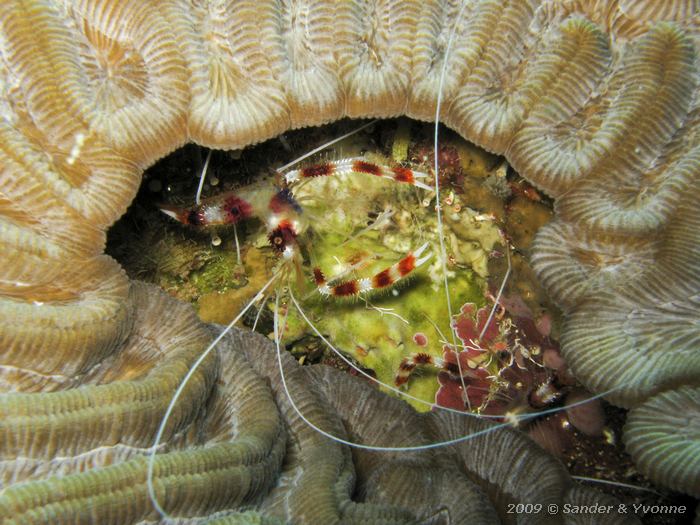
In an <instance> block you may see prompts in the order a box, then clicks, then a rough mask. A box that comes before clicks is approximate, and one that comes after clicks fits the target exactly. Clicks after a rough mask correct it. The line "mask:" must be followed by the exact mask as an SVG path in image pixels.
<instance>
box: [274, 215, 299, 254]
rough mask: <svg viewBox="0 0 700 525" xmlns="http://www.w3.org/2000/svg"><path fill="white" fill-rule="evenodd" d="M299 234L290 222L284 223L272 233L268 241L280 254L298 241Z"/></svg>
mask: <svg viewBox="0 0 700 525" xmlns="http://www.w3.org/2000/svg"><path fill="white" fill-rule="evenodd" d="M296 237H297V233H296V231H294V227H293V226H292V225H291V224H290V223H289V222H288V221H282V222H281V223H280V224H279V226H278V227H277V228H275V229H274V230H272V231H271V232H270V236H269V237H268V239H269V240H270V244H271V245H272V247H273V248H274V249H275V250H276V251H277V252H279V253H283V252H284V251H285V249H286V248H287V247H288V246H290V245H292V244H293V243H294V241H295V240H296Z"/></svg>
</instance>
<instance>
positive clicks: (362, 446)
mask: <svg viewBox="0 0 700 525" xmlns="http://www.w3.org/2000/svg"><path fill="white" fill-rule="evenodd" d="M291 297H292V301H293V302H294V305H295V306H296V307H297V309H299V304H298V303H297V302H296V300H295V299H294V297H293V296H291ZM299 313H300V314H301V315H302V317H304V319H305V320H306V321H307V322H309V321H308V318H307V317H306V315H305V314H304V312H303V311H302V310H301V309H299ZM286 322H287V318H286V315H285V318H284V324H283V326H284V325H286ZM309 326H311V328H312V329H313V330H314V331H315V332H316V334H317V335H318V336H319V337H320V338H321V339H323V341H324V342H325V343H326V344H328V345H329V346H330V347H331V348H333V346H332V345H331V344H330V343H329V342H328V341H327V340H326V339H325V338H324V337H323V336H322V335H321V334H320V333H319V332H318V331H317V330H316V328H315V327H314V326H313V325H312V324H309ZM273 327H274V328H273V333H274V338H275V349H276V351H277V364H278V366H279V372H280V378H281V380H282V388H283V390H284V393H285V395H286V397H287V400H288V401H289V403H290V405H292V408H293V409H294V412H296V414H297V416H299V418H300V419H301V420H302V421H303V422H304V423H306V424H307V425H308V426H309V427H311V428H312V429H313V430H315V431H316V432H318V433H319V434H321V435H323V436H325V437H327V438H328V439H330V440H332V441H335V442H336V443H340V444H342V445H347V446H349V447H353V448H359V449H362V450H369V451H373V452H419V451H422V450H430V449H433V448H439V447H446V446H449V445H456V444H458V443H463V442H465V441H469V440H470V439H474V438H476V437H479V436H483V435H485V434H489V433H491V432H495V431H496V430H498V429H501V428H504V427H507V426H511V423H510V422H507V423H500V424H497V425H494V426H492V427H488V428H485V429H483V430H480V431H478V432H474V433H473V434H467V435H466V436H460V437H458V438H454V439H448V440H445V441H437V442H433V443H427V444H425V445H414V446H406V447H381V446H376V445H365V444H364V443H357V442H354V441H348V440H347V439H343V438H341V437H339V436H336V435H333V434H331V433H330V432H327V431H325V430H323V429H322V428H319V427H318V426H317V425H315V424H314V423H312V422H311V421H309V419H308V418H307V417H306V416H305V415H304V414H302V412H301V410H300V409H299V407H298V406H297V404H296V403H295V402H294V399H292V395H291V392H290V391H289V388H288V386H287V379H286V377H285V375H284V366H282V350H281V347H280V339H281V335H280V329H279V294H277V297H276V299H275V311H274V316H273ZM338 355H340V356H341V357H342V359H343V360H344V361H345V362H346V363H348V364H349V365H350V366H352V367H353V368H355V370H357V371H359V372H360V373H361V374H363V375H364V376H365V377H368V378H369V379H372V380H373V381H375V382H378V381H377V380H376V379H375V378H373V377H372V376H370V375H369V374H367V373H365V372H364V371H362V370H360V369H359V368H357V367H355V366H354V365H353V364H351V362H350V361H349V360H348V359H347V358H345V357H344V356H343V355H342V354H341V353H338ZM380 384H381V383H380ZM385 386H386V385H385ZM623 386H626V385H618V386H617V387H615V388H612V389H610V390H608V391H607V392H603V393H602V394H598V395H596V396H593V397H591V398H589V399H586V400H582V401H579V402H577V403H573V404H571V405H569V406H568V407H558V408H553V409H550V410H545V411H542V412H536V413H533V414H523V415H518V416H514V418H512V419H515V420H517V421H525V420H528V419H533V418H536V417H540V416H542V415H543V414H547V413H553V412H560V411H562V410H566V408H569V407H573V406H577V405H580V404H583V403H587V402H588V401H591V400H593V399H597V398H599V397H603V396H606V395H608V394H610V393H611V392H613V391H615V390H618V389H620V388H622V387H623ZM389 388H390V389H391V390H396V389H394V388H391V387H389ZM398 392H399V393H400V394H402V395H406V396H407V397H409V398H411V399H417V398H414V397H412V396H409V395H407V394H406V393H405V392H401V391H398ZM418 401H421V400H418ZM439 408H441V409H443V410H445V411H447V412H454V413H457V414H459V415H462V416H471V417H479V418H481V417H483V416H479V415H478V414H472V413H470V412H463V411H460V410H454V409H449V408H446V407H439Z"/></svg>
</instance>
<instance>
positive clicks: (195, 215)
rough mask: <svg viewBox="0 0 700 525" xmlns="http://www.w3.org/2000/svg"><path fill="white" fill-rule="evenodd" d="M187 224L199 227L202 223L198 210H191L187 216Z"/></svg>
mask: <svg viewBox="0 0 700 525" xmlns="http://www.w3.org/2000/svg"><path fill="white" fill-rule="evenodd" d="M186 221H187V224H191V225H192V226H200V225H201V224H202V223H203V222H204V221H203V217H202V215H201V213H200V211H199V210H192V211H191V212H189V213H188V214H187V219H186Z"/></svg>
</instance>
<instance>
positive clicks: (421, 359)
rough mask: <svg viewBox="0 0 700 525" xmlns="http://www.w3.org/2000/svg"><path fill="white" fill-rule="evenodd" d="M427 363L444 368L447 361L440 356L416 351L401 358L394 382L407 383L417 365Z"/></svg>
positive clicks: (397, 384)
mask: <svg viewBox="0 0 700 525" xmlns="http://www.w3.org/2000/svg"><path fill="white" fill-rule="evenodd" d="M426 365H430V366H433V367H435V368H439V369H442V368H444V366H445V362H444V361H443V360H442V359H441V358H440V357H435V356H432V355H430V354H427V353H425V352H414V353H412V354H411V355H409V356H408V357H404V358H403V359H402V360H401V363H400V364H399V370H398V372H396V377H395V378H394V384H395V385H396V386H401V385H403V384H405V383H407V382H408V379H409V378H410V377H411V373H412V372H413V371H414V370H415V369H416V367H418V366H426Z"/></svg>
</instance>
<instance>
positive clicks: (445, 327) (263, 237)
mask: <svg viewBox="0 0 700 525" xmlns="http://www.w3.org/2000/svg"><path fill="white" fill-rule="evenodd" d="M395 125H396V124H395V123H389V124H385V125H384V130H386V128H387V127H388V128H389V129H392V128H393V127H394V126H395ZM381 129H382V128H381V126H379V127H378V130H379V131H376V132H375V133H372V134H370V136H376V133H380V132H381ZM444 142H445V143H446V144H449V140H445V141H444ZM219 155H220V154H214V157H215V158H216V157H217V156H219ZM312 165H313V164H312ZM423 169H425V168H423ZM498 169H500V167H499V166H496V167H494V171H495V170H498ZM217 176H218V173H217ZM367 177H369V179H370V180H372V181H375V180H376V179H375V178H374V177H370V176H367ZM352 178H353V179H354V180H362V178H363V175H352ZM329 180H330V179H329ZM378 182H381V181H378ZM386 182H387V185H386V187H389V188H391V189H392V190H393V189H397V188H396V187H397V186H398V184H397V183H394V182H392V181H386ZM401 189H402V187H399V188H398V190H401ZM403 189H404V190H405V193H406V194H408V195H411V196H412V200H411V204H412V205H413V204H415V203H417V202H418V201H419V200H422V199H419V198H417V197H419V196H422V195H423V194H424V192H427V190H420V191H419V189H413V188H408V187H406V188H403ZM301 193H302V194H303V192H301ZM444 193H445V194H446V197H445V198H446V199H447V200H448V202H449V201H453V204H452V206H454V205H456V204H457V203H459V202H460V201H459V199H460V196H458V195H456V196H451V195H450V194H449V190H448V191H445V192H444ZM273 194H274V192H273V190H269V192H268V195H273ZM204 202H207V201H206V200H205V201H204ZM309 209H310V208H307V211H308V210H309ZM424 211H426V212H427V211H432V207H429V208H425V209H424ZM163 219H164V220H165V219H166V217H165V216H163ZM447 220H448V221H449V220H450V218H449V217H448V218H447ZM171 223H172V225H173V228H174V229H175V230H178V231H179V230H182V231H190V232H191V231H195V233H196V230H194V229H193V228H191V227H181V226H179V225H177V224H176V223H175V221H171ZM241 224H243V223H241ZM255 224H259V223H254V224H252V225H249V227H248V231H247V232H243V237H242V238H244V239H247V241H251V239H252V240H253V242H255V241H256V240H259V241H260V243H263V244H267V243H269V239H268V235H269V234H268V232H267V229H266V227H265V225H263V224H259V225H258V226H257V227H256V226H255ZM356 228H357V229H358V230H359V231H362V230H364V223H362V224H361V225H357V226H356ZM256 231H257V232H259V233H257V234H256V233H255V232H256ZM373 232H374V230H370V233H373ZM363 235H366V232H365V233H363ZM207 236H208V234H207V235H205V237H207ZM221 237H223V238H224V239H226V235H225V234H224V233H223V232H222V233H221ZM314 241H316V242H317V243H318V244H316V247H318V246H321V247H324V246H327V245H328V244H327V242H328V241H326V240H324V239H323V238H322V237H315V238H314ZM207 242H208V241H207ZM228 244H229V248H228V252H229V253H233V250H232V240H231V239H230V236H229V237H228ZM332 244H335V245H336V246H337V245H338V244H342V243H337V242H335V241H334V242H333V243H332ZM412 244H413V246H415V245H417V244H418V243H412ZM448 246H449V243H448ZM220 249H222V248H220V247H219V248H217V250H220ZM247 250H249V248H246V252H244V255H245V254H246V253H247ZM256 250H257V249H256ZM265 250H266V251H268V252H270V256H269V259H270V260H271V261H277V262H276V264H275V265H274V266H277V265H281V264H285V265H286V266H285V267H286V268H287V269H292V268H293V263H291V262H290V261H289V260H286V259H284V257H283V256H279V255H276V256H274V257H273V256H272V255H271V254H272V252H273V251H274V250H273V249H272V248H271V247H270V248H265V249H263V251H265ZM350 251H352V250H348V252H350ZM258 252H259V250H258ZM338 253H342V251H341V252H337V251H336V252H332V251H331V252H330V253H328V254H321V256H320V257H323V256H326V257H327V259H326V260H328V261H332V260H333V255H338ZM396 253H398V252H395V255H394V256H393V257H394V259H392V261H393V262H396V261H397V260H399V259H400V258H401V255H396ZM507 253H509V251H508V250H505V248H501V255H502V256H501V257H498V254H493V255H494V257H493V261H494V262H495V263H497V264H500V265H506V262H507V257H506V254H507ZM404 255H405V254H404ZM232 260H234V259H233V257H232ZM244 260H247V257H244ZM285 261H286V262H285ZM386 262H387V261H386V260H384V261H377V262H376V264H378V265H379V266H380V267H382V265H385V263H386ZM433 263H434V260H431V261H430V262H428V263H427V264H433ZM323 264H326V263H323ZM323 267H324V269H325V268H328V266H323ZM279 268H280V267H279V266H278V267H277V268H276V269H277V270H279ZM421 268H423V267H421ZM516 268H517V264H516ZM304 269H305V277H306V279H307V281H308V282H309V284H308V287H307V289H306V291H305V292H306V293H311V301H309V300H306V299H307V298H305V297H303V294H304V292H303V291H302V292H299V291H298V290H293V291H292V294H293V295H292V296H290V297H289V298H288V300H287V301H286V305H285V306H284V307H282V306H281V311H280V315H283V313H284V312H285V311H286V312H288V317H287V319H288V323H287V334H289V333H290V332H291V328H294V327H293V326H291V328H290V325H291V324H292V323H294V322H297V323H299V322H301V323H305V322H306V321H305V320H304V318H303V317H302V316H301V315H300V314H295V310H296V305H295V301H296V302H298V303H299V306H301V308H302V311H304V312H306V314H307V316H308V317H309V318H310V320H311V322H312V323H313V324H314V326H317V325H319V319H318V317H317V313H316V312H315V311H314V309H313V306H312V307H309V304H310V303H313V302H314V300H318V303H319V304H320V305H321V306H322V307H323V308H325V309H326V311H328V312H330V311H332V310H333V309H335V308H339V309H348V310H350V311H352V312H354V313H355V314H356V315H359V316H361V317H362V318H367V317H372V318H373V319H374V320H376V319H379V318H381V317H382V315H381V314H380V313H379V312H378V311H376V310H368V309H367V308H366V306H365V304H364V303H363V302H362V301H358V300H356V301H350V300H348V299H332V300H331V299H323V298H320V294H319V292H318V291H317V290H316V286H315V284H313V281H312V272H311V270H312V265H311V264H309V262H308V261H307V262H306V263H305V267H304ZM274 270H275V268H273V271H274ZM426 270H427V268H423V272H421V274H422V273H424V272H425V271H426ZM368 273H369V272H368ZM494 273H495V272H494ZM370 275H371V273H370ZM289 277H290V279H291V282H292V284H295V281H296V272H295V271H291V272H290V273H289ZM420 277H421V275H420V274H419V275H416V276H415V280H414V282H413V283H407V286H403V287H400V288H399V289H397V293H398V297H397V298H396V300H399V301H400V300H401V299H402V298H403V297H405V296H406V295H407V294H410V293H412V284H416V280H417V281H418V283H417V284H421V282H420V281H421V278H420ZM271 279H272V278H271ZM280 279H281V276H280V277H277V280H275V281H274V282H271V280H268V279H266V280H265V281H263V282H262V285H257V284H255V285H254V286H256V289H255V290H254V294H255V296H256V298H259V297H262V296H269V295H273V296H274V293H272V294H271V293H270V289H272V288H274V287H276V286H277V284H278V282H279V280H280ZM251 281H255V282H256V283H257V282H260V280H259V279H257V280H256V279H253V278H252V277H251ZM423 281H425V282H424V283H423V284H428V286H429V287H430V281H428V280H427V279H425V278H424V277H423ZM494 281H495V287H494V288H491V292H492V293H493V295H494V298H493V300H491V302H488V301H487V300H485V299H484V301H483V302H481V303H480V305H482V307H483V306H485V305H488V306H489V309H488V311H489V312H491V311H492V312H493V314H492V315H493V317H494V318H495V317H497V316H498V315H500V314H501V311H500V308H491V307H495V306H496V305H497V304H502V303H503V301H498V300H496V296H497V295H498V292H499V290H498V288H499V287H500V286H505V285H504V284H503V283H504V281H505V280H504V279H503V273H501V274H497V273H496V274H495V277H494ZM508 282H509V283H513V281H512V280H510V279H509V280H508ZM506 284H508V283H506ZM260 288H263V289H262V290H260ZM258 292H260V293H258ZM413 293H415V292H413ZM432 293H433V295H432V297H435V295H436V294H439V293H440V287H437V291H435V290H433V292H432ZM480 293H482V294H483V290H480ZM292 297H293V299H294V301H293V300H292ZM392 299H394V298H393V296H392V294H386V295H382V296H380V297H378V298H377V299H376V305H379V306H380V307H381V306H384V304H385V303H383V302H382V301H384V300H392ZM372 300H374V298H372ZM282 302H285V301H284V300H283V299H282ZM434 302H437V301H434ZM456 304H460V305H461V304H462V303H456ZM251 310H252V307H251ZM424 310H426V311H427V310H429V307H428V306H426V307H425V308H424ZM261 311H262V312H263V313H262V314H260V317H261V318H263V317H264V316H265V315H268V314H267V310H266V309H263V310H261ZM271 311H272V313H273V314H274V313H275V312H276V311H277V310H276V309H275V308H272V309H271ZM458 312H459V310H457V311H456V312H455V314H457V316H458V315H460V314H459V313H458ZM245 315H246V314H245V312H242V311H241V312H239V315H237V318H238V319H237V320H240V319H241V318H242V317H244V316H245ZM295 315H296V320H295V319H294V318H295ZM442 315H443V317H442V319H439V322H440V324H441V331H443V332H444V333H445V334H448V335H447V337H445V338H443V339H445V340H446V342H447V343H450V341H449V332H448V331H449V323H445V321H446V319H447V316H446V315H445V314H442ZM384 317H385V318H391V319H392V320H394V321H396V322H397V323H399V324H404V323H403V322H402V321H401V320H400V319H398V318H396V317H395V316H392V315H391V314H389V313H386V312H385V313H384ZM277 322H278V325H279V326H281V325H282V324H283V323H282V322H281V320H280V319H278V320H277ZM373 322H375V321H373ZM424 322H425V323H427V325H428V329H426V330H425V332H426V335H427V337H428V339H429V341H430V342H431V343H434V342H438V341H440V336H439V334H438V333H437V332H436V331H435V330H434V329H432V325H431V324H430V323H429V322H428V321H425V320H424ZM273 324H274V317H273ZM320 324H323V319H321V322H320ZM272 331H273V333H274V326H273V330H272ZM319 331H320V334H318V335H322V336H324V337H326V336H327V335H328V332H326V331H325V330H323V329H320V330H319ZM281 332H284V330H278V334H279V333H281ZM410 333H411V335H413V334H414V332H413V331H411V332H410ZM326 338H327V337H326ZM458 341H459V338H458ZM329 342H330V343H332V344H333V346H335V347H336V348H342V349H343V350H344V351H346V352H347V351H348V350H350V352H349V353H347V354H345V353H341V354H340V356H344V357H346V358H347V357H348V356H349V357H350V359H349V363H346V365H345V366H347V367H350V366H352V365H353V364H356V361H355V360H354V359H353V357H355V356H354V355H353V353H352V350H353V349H352V347H351V348H349V349H348V348H347V347H345V346H343V345H342V344H339V343H338V342H337V341H335V340H334V339H331V340H329ZM288 343H289V341H288V340H286V342H285V343H284V345H283V344H282V343H281V342H280V348H283V347H284V346H287V344H288ZM440 343H441V344H440V345H439V347H441V346H442V343H443V342H442V341H440ZM212 348H214V347H212ZM404 350H405V348H404ZM370 353H372V352H370ZM405 355H406V353H404V354H402V357H403V356H405ZM438 355H440V348H438ZM336 359H337V360H341V359H342V357H337V358H336ZM270 366H274V363H271V364H270ZM397 366H398V365H397V364H396V363H395V364H394V365H393V366H392V369H391V375H390V379H389V380H388V381H386V380H385V381H384V382H387V383H393V378H394V374H395V373H396V370H397ZM368 368H370V367H368ZM362 371H363V372H364V371H365V370H364V369H363V370H362ZM356 373H357V374H360V375H362V372H360V371H358V372H356ZM435 375H436V374H435V372H433V371H430V370H426V371H425V372H424V373H423V375H422V376H420V377H418V378H415V377H411V379H410V381H409V383H410V384H413V383H414V379H417V382H420V381H421V380H423V381H431V382H432V383H433V384H434V385H436V384H437V381H436V377H435ZM457 377H459V376H457ZM368 380H369V379H368ZM389 386H391V384H390V385H389ZM404 393H405V392H404ZM415 397H418V396H415ZM419 399H420V398H419ZM422 401H423V402H424V403H427V404H428V405H431V406H432V405H433V404H434V399H433V398H431V397H430V396H428V397H426V398H423V399H422ZM415 403H416V404H418V403H420V402H419V401H415ZM428 405H424V406H426V407H427V408H429V406H428ZM554 409H555V410H560V408H559V407H558V406H555V407H554ZM458 412H460V413H461V412H462V411H461V410H458ZM301 413H302V415H303V410H302V411H301ZM525 416H526V417H520V416H519V417H516V418H513V421H522V422H523V423H524V422H526V421H528V420H529V418H530V417H532V416H531V415H530V414H526V415H525ZM537 417H540V416H537ZM492 419H493V418H492ZM495 419H499V418H495ZM310 423H313V421H310ZM321 430H323V429H321ZM492 431H493V430H489V432H492ZM465 439H467V438H465ZM442 445H444V443H443V444H442ZM436 446H439V445H436ZM368 449H370V450H371V449H372V446H371V445H368Z"/></svg>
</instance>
